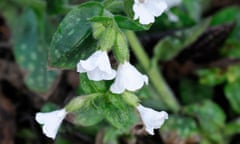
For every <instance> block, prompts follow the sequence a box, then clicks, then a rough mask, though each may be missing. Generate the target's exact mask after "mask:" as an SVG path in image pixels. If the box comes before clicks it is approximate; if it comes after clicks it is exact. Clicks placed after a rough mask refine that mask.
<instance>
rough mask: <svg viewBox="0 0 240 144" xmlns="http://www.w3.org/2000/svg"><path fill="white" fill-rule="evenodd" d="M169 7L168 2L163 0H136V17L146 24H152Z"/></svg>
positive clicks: (134, 5) (134, 6) (134, 7)
mask: <svg viewBox="0 0 240 144" xmlns="http://www.w3.org/2000/svg"><path fill="white" fill-rule="evenodd" d="M167 8H168V7H167V3H166V2H165V1H163V0H134V4H133V11H134V19H135V20H136V19H139V22H140V23H141V24H144V25H145V24H150V23H153V22H154V21H155V17H158V16H160V15H161V14H162V13H163V12H164V11H165V10H167Z"/></svg>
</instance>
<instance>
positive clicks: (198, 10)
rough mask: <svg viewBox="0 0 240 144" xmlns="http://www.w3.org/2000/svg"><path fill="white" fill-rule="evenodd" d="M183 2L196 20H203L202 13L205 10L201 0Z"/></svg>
mask: <svg viewBox="0 0 240 144" xmlns="http://www.w3.org/2000/svg"><path fill="white" fill-rule="evenodd" d="M183 4H184V6H185V7H186V9H187V11H188V14H189V16H190V17H191V18H192V19H193V20H194V21H195V22H198V21H200V20H201V15H202V12H203V7H202V6H203V5H202V4H201V0H194V1H193V0H183Z"/></svg>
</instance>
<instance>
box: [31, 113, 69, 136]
mask: <svg viewBox="0 0 240 144" xmlns="http://www.w3.org/2000/svg"><path fill="white" fill-rule="evenodd" d="M66 114H67V112H66V110H65V109H61V110H56V111H53V112H48V113H41V112H39V113H37V114H36V117H35V118H36V121H37V122H38V123H39V124H42V125H43V127H42V130H43V133H44V134H45V135H46V136H47V137H50V138H52V139H55V137H56V135H57V131H58V128H59V127H60V125H61V123H62V121H63V119H64V118H65V116H66Z"/></svg>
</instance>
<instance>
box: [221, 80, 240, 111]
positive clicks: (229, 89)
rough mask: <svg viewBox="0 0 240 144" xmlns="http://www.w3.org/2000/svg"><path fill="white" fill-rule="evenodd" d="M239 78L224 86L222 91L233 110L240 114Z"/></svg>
mask: <svg viewBox="0 0 240 144" xmlns="http://www.w3.org/2000/svg"><path fill="white" fill-rule="evenodd" d="M239 90H240V80H238V81H235V82H233V83H228V84H227V85H225V87H224V93H225V95H226V97H227V99H228V101H229V102H230V104H231V107H232V108H233V110H234V111H235V112H237V113H239V114H240V93H239Z"/></svg>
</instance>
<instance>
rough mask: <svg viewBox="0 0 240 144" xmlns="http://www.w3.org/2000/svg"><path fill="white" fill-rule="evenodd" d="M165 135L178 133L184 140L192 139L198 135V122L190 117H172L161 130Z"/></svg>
mask: <svg viewBox="0 0 240 144" xmlns="http://www.w3.org/2000/svg"><path fill="white" fill-rule="evenodd" d="M160 131H161V132H163V133H171V132H173V131H176V132H177V135H178V136H179V137H180V138H182V139H187V138H190V137H191V136H193V135H196V134H197V133H198V128H197V124H196V122H195V121H194V120H193V119H191V118H188V117H183V116H177V115H173V116H170V117H169V119H168V120H167V121H166V123H165V124H164V125H163V127H161V129H160Z"/></svg>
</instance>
